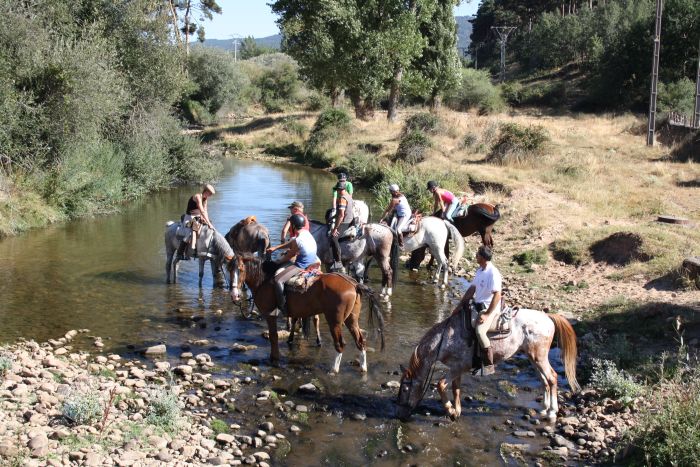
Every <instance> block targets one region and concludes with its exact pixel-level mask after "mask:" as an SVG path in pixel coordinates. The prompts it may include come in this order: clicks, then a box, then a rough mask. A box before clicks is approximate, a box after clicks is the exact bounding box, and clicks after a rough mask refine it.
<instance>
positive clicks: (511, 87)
mask: <svg viewBox="0 0 700 467" xmlns="http://www.w3.org/2000/svg"><path fill="white" fill-rule="evenodd" d="M500 88H501V94H502V95H503V98H504V99H505V100H506V102H507V103H508V104H510V105H512V106H520V105H532V106H552V107H557V106H561V105H563V104H564V103H565V102H566V97H567V86H566V82H556V83H546V84H533V85H530V86H523V85H522V84H520V83H518V82H512V83H505V84H502V85H501V86H500Z"/></svg>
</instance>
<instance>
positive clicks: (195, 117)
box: [181, 99, 216, 125]
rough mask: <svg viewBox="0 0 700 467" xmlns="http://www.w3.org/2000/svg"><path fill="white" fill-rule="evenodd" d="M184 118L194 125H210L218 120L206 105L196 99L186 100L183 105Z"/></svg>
mask: <svg viewBox="0 0 700 467" xmlns="http://www.w3.org/2000/svg"><path fill="white" fill-rule="evenodd" d="M181 108H182V116H183V117H185V120H187V121H188V122H189V123H191V124H193V125H210V124H212V123H214V121H215V120H216V119H215V117H214V116H213V115H212V114H211V113H209V110H207V108H206V107H205V106H204V104H202V103H200V102H199V101H196V100H194V99H185V100H184V101H182V104H181Z"/></svg>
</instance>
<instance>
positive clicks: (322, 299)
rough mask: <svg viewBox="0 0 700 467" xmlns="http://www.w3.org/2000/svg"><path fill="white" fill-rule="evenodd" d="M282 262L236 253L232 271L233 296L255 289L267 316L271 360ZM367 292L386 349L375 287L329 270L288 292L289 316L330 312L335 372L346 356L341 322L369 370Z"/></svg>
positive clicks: (276, 356)
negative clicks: (363, 315) (363, 321)
mask: <svg viewBox="0 0 700 467" xmlns="http://www.w3.org/2000/svg"><path fill="white" fill-rule="evenodd" d="M278 267H279V266H278V265H277V264H276V263H274V262H272V261H269V260H267V261H263V260H262V259H261V258H258V257H256V256H254V255H250V254H243V255H236V259H235V260H234V261H231V263H230V266H229V273H230V274H231V283H232V284H233V290H232V291H231V299H232V300H233V301H234V302H236V301H238V300H240V297H241V289H242V288H243V284H245V285H247V286H248V288H249V289H250V290H251V291H252V292H253V300H255V305H256V306H257V307H258V310H259V311H260V313H262V315H263V317H264V318H265V319H266V320H267V327H268V329H269V331H270V345H271V347H272V348H271V350H270V360H272V362H278V361H279V358H280V354H279V344H278V341H279V338H278V335H277V317H276V316H270V313H271V312H272V311H273V310H274V309H275V308H276V307H277V300H276V297H275V292H274V289H273V280H272V279H273V277H274V274H275V270H276V269H277V268H278ZM363 295H366V296H367V297H368V298H369V307H370V313H369V327H370V328H373V327H374V319H377V320H378V322H379V327H378V330H379V335H380V336H381V348H382V350H383V349H384V318H383V316H382V313H381V311H380V309H379V304H378V302H377V300H376V298H375V297H374V293H373V292H372V289H370V288H369V287H367V286H365V285H362V284H359V283H357V282H356V281H355V280H353V279H352V278H350V277H348V276H346V275H345V274H338V273H326V274H323V275H321V277H319V278H318V279H317V280H316V282H315V283H314V284H313V285H311V287H309V289H308V290H307V291H306V292H304V293H299V292H287V311H288V313H289V317H290V318H292V319H296V318H308V317H311V316H315V315H319V314H321V313H323V314H324V315H325V316H326V321H327V322H328V327H329V328H330V331H331V337H332V338H333V343H334V344H335V350H336V352H337V353H336V356H335V359H334V361H333V366H332V370H331V371H332V372H334V373H338V372H339V371H340V361H341V359H342V357H343V349H344V347H345V341H344V340H343V334H342V330H341V325H342V324H343V323H345V326H346V327H347V328H348V330H350V334H352V337H353V339H354V340H355V345H356V346H357V348H358V350H359V351H360V359H361V363H360V369H361V370H362V371H363V372H366V371H367V352H366V350H365V339H364V337H363V336H362V332H361V331H360V325H359V319H360V311H361V310H362V299H361V297H362V296H363Z"/></svg>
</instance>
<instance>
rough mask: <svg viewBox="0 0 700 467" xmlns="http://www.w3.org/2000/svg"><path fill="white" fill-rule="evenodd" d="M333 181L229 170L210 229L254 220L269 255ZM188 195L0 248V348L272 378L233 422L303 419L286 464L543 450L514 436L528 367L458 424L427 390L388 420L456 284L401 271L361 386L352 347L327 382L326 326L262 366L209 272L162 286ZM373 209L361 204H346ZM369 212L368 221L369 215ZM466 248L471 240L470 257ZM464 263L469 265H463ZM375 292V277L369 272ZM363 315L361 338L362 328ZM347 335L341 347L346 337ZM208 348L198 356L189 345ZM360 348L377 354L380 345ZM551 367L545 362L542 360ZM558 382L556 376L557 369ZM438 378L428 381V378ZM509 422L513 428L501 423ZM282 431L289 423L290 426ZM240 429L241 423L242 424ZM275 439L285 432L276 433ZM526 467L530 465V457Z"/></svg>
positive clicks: (258, 327)
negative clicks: (67, 350)
mask: <svg viewBox="0 0 700 467" xmlns="http://www.w3.org/2000/svg"><path fill="white" fill-rule="evenodd" d="M334 181H335V178H334V177H333V176H332V175H329V174H327V173H325V172H321V171H316V170H312V169H307V168H304V167H299V166H294V165H280V164H274V165H273V164H270V163H265V162H260V161H233V162H228V163H227V168H226V171H225V173H224V175H223V177H222V179H221V180H220V182H219V183H218V184H217V193H216V195H215V196H214V197H213V198H211V200H210V214H211V217H212V219H213V221H214V224H215V226H216V227H217V228H218V229H219V230H221V231H223V232H225V231H227V230H228V229H229V228H230V227H231V226H232V225H233V224H234V223H236V222H237V221H238V220H240V219H241V218H243V217H245V216H247V215H250V214H255V215H256V216H257V217H258V220H259V221H260V222H262V223H263V224H265V225H266V226H267V227H268V228H269V229H270V232H271V237H272V240H273V242H276V241H277V240H278V237H279V231H280V229H281V225H282V222H283V220H284V219H285V217H286V215H287V213H288V210H287V209H286V206H287V205H288V204H289V202H290V201H292V200H294V199H298V200H301V201H303V202H304V204H305V205H306V206H307V212H309V213H310V214H311V217H312V218H317V219H320V218H322V215H323V213H324V211H325V209H326V207H327V206H328V204H329V203H330V196H329V195H330V193H331V191H330V187H331V186H332V184H333V182H334ZM195 190H196V187H181V188H177V189H171V190H167V191H162V192H159V193H155V194H153V195H151V196H149V197H147V198H145V199H143V200H140V201H138V202H136V203H133V204H132V205H130V206H128V207H126V208H125V209H124V210H123V211H122V212H120V213H118V214H114V215H110V216H104V217H99V218H95V219H86V220H80V221H76V222H71V223H68V224H64V225H59V226H53V227H49V228H47V229H44V230H38V231H34V232H30V233H28V234H25V235H22V236H20V237H16V238H9V239H5V240H3V241H0V297H1V298H0V343H1V342H12V341H15V340H16V339H17V338H27V339H34V340H37V341H43V340H46V339H50V338H57V337H60V336H62V335H63V334H64V333H65V332H66V331H67V330H69V329H79V328H89V329H90V334H91V335H97V336H102V337H103V339H104V343H105V349H104V350H105V351H110V352H117V353H121V354H123V355H127V356H135V355H137V351H138V350H140V349H142V348H143V347H144V346H146V345H151V344H155V343H161V342H162V343H165V344H167V348H168V357H167V358H168V359H169V360H170V361H171V362H172V363H174V364H176V363H177V362H178V361H179V358H178V357H179V355H180V353H181V352H182V351H183V350H185V349H187V350H191V351H193V352H195V353H197V352H207V353H209V354H210V355H211V356H212V358H213V360H214V363H215V364H216V365H217V372H219V373H221V374H224V375H225V374H228V373H230V372H236V371H237V370H240V369H242V368H244V369H246V370H250V369H251V365H253V366H256V367H257V368H258V370H257V371H258V372H259V374H262V373H265V374H268V375H269V374H273V375H277V376H279V377H281V379H279V380H278V381H276V382H274V383H272V384H270V383H269V379H268V380H266V382H263V381H262V378H261V381H260V382H254V384H253V385H251V386H248V387H247V388H248V389H247V392H248V393H245V392H244V393H242V394H240V399H239V407H244V409H243V411H244V412H245V413H240V411H239V412H236V413H234V414H233V415H231V416H230V418H229V421H231V422H235V421H240V420H242V419H248V420H249V421H250V420H255V419H260V420H262V419H263V418H264V417H266V416H269V415H270V414H271V413H272V412H273V410H272V409H271V408H270V406H269V405H255V404H252V403H251V404H250V405H249V407H248V405H246V401H253V400H254V397H253V395H254V394H255V392H257V391H260V390H262V389H270V388H271V389H273V390H275V391H276V392H277V393H279V394H280V395H281V396H282V397H289V398H293V399H294V400H295V401H296V402H297V403H304V404H306V405H308V406H309V407H310V408H311V409H312V410H311V413H310V414H309V417H308V423H307V424H302V425H301V427H302V431H301V432H300V433H299V434H298V435H292V434H291V433H290V442H291V444H292V448H291V452H290V453H289V454H288V455H287V456H286V457H284V458H283V459H280V460H278V462H279V463H280V464H286V465H368V464H371V465H412V464H415V465H448V464H449V465H499V464H500V465H503V464H513V463H514V461H513V460H512V459H510V460H504V458H503V457H502V456H501V452H500V451H501V449H500V446H501V444H502V443H503V442H508V443H527V444H529V445H530V446H531V451H532V452H537V451H538V450H539V449H540V448H541V446H542V445H544V444H545V442H546V441H547V440H546V439H544V438H541V437H539V436H538V437H537V438H534V439H526V440H522V439H520V440H518V439H516V438H514V437H512V435H511V433H512V432H513V431H514V430H517V429H525V430H534V431H536V429H538V428H540V426H533V425H532V424H531V423H530V422H528V421H525V420H523V419H522V415H523V414H524V413H525V410H526V409H528V408H538V406H539V404H538V403H537V402H536V398H537V397H538V396H540V395H541V389H540V386H539V382H538V380H537V379H536V375H535V373H534V371H533V370H532V369H531V368H530V366H529V364H528V363H527V360H526V359H524V358H516V359H514V360H513V361H512V362H511V364H510V365H502V366H499V369H498V373H497V375H496V376H495V377H491V378H489V379H488V380H487V381H486V382H480V381H478V380H477V379H475V378H472V377H470V376H465V377H464V378H463V380H462V381H463V385H462V394H463V396H464V397H467V398H468V399H467V400H465V401H464V402H463V409H462V418H461V419H460V420H459V421H457V422H455V423H451V422H448V421H447V420H446V419H445V417H444V412H443V410H442V408H441V406H440V404H439V403H438V400H437V399H436V392H435V391H434V390H431V391H429V393H428V395H427V396H426V400H425V401H424V402H423V404H422V405H421V406H419V410H418V413H417V414H416V416H415V417H414V418H413V420H412V421H411V422H408V423H401V422H399V421H398V420H396V419H395V418H394V402H393V401H394V398H395V395H396V394H395V392H396V390H395V389H382V385H383V384H384V383H386V382H388V381H392V380H394V381H398V379H399V376H398V371H399V364H404V365H406V364H407V363H408V359H409V357H410V354H411V351H412V349H413V346H414V345H415V344H416V343H417V342H418V340H419V338H420V337H421V336H422V334H423V333H424V332H425V330H426V329H428V328H429V327H430V326H432V325H433V324H434V323H436V322H438V321H440V320H441V319H443V318H444V317H445V316H446V315H447V314H448V313H449V310H450V309H451V307H452V303H454V302H455V301H456V300H457V298H458V297H457V294H458V293H459V290H461V287H460V285H461V284H460V283H459V282H454V283H453V284H452V288H451V289H448V290H447V291H440V290H439V289H437V288H435V287H434V286H433V285H432V284H429V283H427V284H426V282H425V281H426V280H427V275H426V272H425V270H421V271H419V272H418V273H415V272H410V273H409V272H408V271H406V270H405V269H403V268H402V269H401V272H400V279H399V284H398V286H397V288H396V290H395V294H394V298H393V300H392V306H391V308H390V309H387V308H385V309H384V313H385V319H386V342H387V346H386V350H385V351H384V352H379V351H376V352H375V351H370V352H369V354H368V363H369V373H368V374H367V375H365V376H361V375H360V372H359V369H358V367H357V366H356V364H354V360H355V358H356V357H357V351H356V349H355V348H354V345H353V346H350V345H348V346H347V347H346V350H345V356H344V358H343V363H342V366H341V372H340V374H339V375H337V376H330V375H328V370H329V369H330V366H331V362H332V358H333V355H334V353H335V351H334V349H333V347H332V341H331V340H330V335H329V334H328V330H327V327H326V324H325V322H323V321H324V320H323V318H322V323H321V324H322V329H321V332H322V334H321V335H322V339H323V340H324V345H323V346H322V347H320V348H317V347H316V346H315V345H314V343H313V342H312V341H308V342H305V341H304V342H302V343H301V344H300V345H299V346H298V347H296V348H294V349H292V350H290V349H289V348H288V347H287V346H286V344H282V345H281V351H282V364H281V366H280V367H279V368H270V367H269V366H268V365H267V360H266V359H267V356H268V354H269V345H268V343H267V341H266V340H265V339H264V338H263V337H262V331H263V330H264V329H265V328H266V326H265V325H264V323H263V322H262V321H257V320H244V319H243V318H242V317H241V316H240V315H239V314H238V313H237V310H236V309H235V308H234V307H233V305H232V304H231V302H230V299H229V298H228V295H227V294H226V293H225V292H224V291H222V290H213V289H212V278H211V274H210V272H209V267H208V265H207V267H206V268H205V281H204V287H203V288H202V290H201V291H200V289H199V288H198V287H197V265H196V263H195V262H194V261H190V262H185V263H181V268H180V273H179V276H178V277H179V281H180V282H179V283H178V284H176V285H166V283H165V270H164V261H165V260H164V246H163V231H164V226H165V222H166V221H167V220H170V219H172V220H174V219H177V218H178V217H179V216H180V213H181V211H182V210H183V209H184V207H185V205H186V202H187V199H188V198H189V196H191V195H192V193H193V192H194V191H195ZM356 197H357V198H364V199H369V196H362V195H361V194H360V195H356ZM375 211H377V210H376V209H375ZM475 247H476V243H474V240H472V239H470V240H468V250H473V249H474V248H475ZM468 254H471V253H468ZM371 278H372V280H373V282H372V283H371V284H370V286H373V287H377V286H378V284H377V281H378V280H379V278H380V274H379V271H378V270H377V269H376V268H375V269H372V271H371ZM366 311H367V310H366V307H365V309H364V310H363V315H362V317H361V325H362V326H366V319H367V315H366ZM344 332H345V339H346V342H351V338H350V336H349V334H348V333H347V330H345V331H344ZM202 339H206V340H207V341H208V342H207V343H206V344H203V345H195V344H193V341H195V340H202ZM234 342H240V343H246V344H254V345H257V349H256V350H252V351H248V352H245V353H235V352H232V351H231V350H230V348H231V345H232V344H233V343H234ZM369 345H370V346H371V347H376V348H378V347H379V343H378V342H377V339H376V337H374V336H370V338H369ZM552 356H554V352H552ZM555 362H556V364H557V365H556V367H555V368H556V369H557V370H558V371H559V372H561V368H560V366H559V364H558V363H559V362H558V359H556V358H553V363H555ZM439 374H440V369H439V368H438V370H437V371H436V378H437V376H438V375H439ZM311 381H313V382H314V383H315V384H316V385H317V386H319V387H321V391H320V392H319V393H318V394H315V395H304V394H301V393H297V388H298V387H299V386H300V385H301V384H304V383H308V382H311ZM508 420H510V421H512V424H511V423H509V422H507V421H508ZM287 424H288V423H287ZM241 425H243V423H241ZM276 425H278V428H282V427H283V426H284V422H282V421H279V422H276ZM526 459H529V460H526V461H527V462H528V463H532V458H526Z"/></svg>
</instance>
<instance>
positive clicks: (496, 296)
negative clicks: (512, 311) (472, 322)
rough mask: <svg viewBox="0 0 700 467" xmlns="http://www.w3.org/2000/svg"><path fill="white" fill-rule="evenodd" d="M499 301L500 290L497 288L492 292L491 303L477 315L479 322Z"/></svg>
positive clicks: (484, 318)
mask: <svg viewBox="0 0 700 467" xmlns="http://www.w3.org/2000/svg"><path fill="white" fill-rule="evenodd" d="M500 303H501V291H500V290H497V291H496V292H494V293H493V298H492V299H491V304H490V305H489V308H488V310H486V311H485V312H483V313H481V315H480V316H479V324H481V323H483V322H484V321H486V317H487V316H488V315H490V314H491V313H492V312H493V310H495V309H496V307H497V306H498V305H499V304H500Z"/></svg>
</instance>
